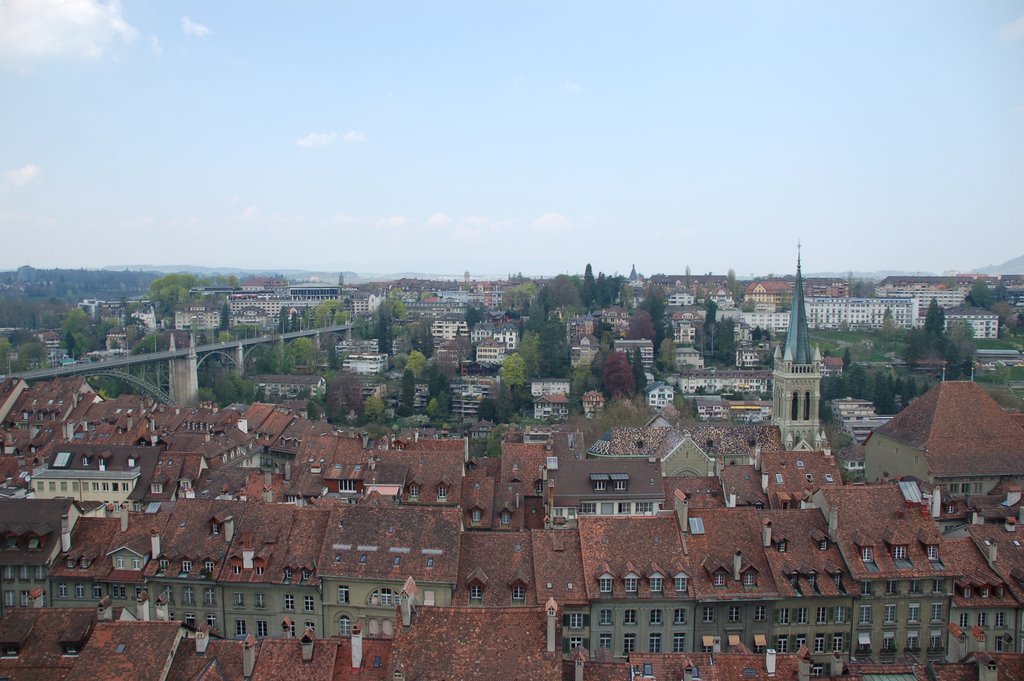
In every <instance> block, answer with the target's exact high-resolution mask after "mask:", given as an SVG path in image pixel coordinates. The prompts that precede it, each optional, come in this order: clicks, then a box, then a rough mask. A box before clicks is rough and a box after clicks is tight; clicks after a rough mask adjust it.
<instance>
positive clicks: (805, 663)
mask: <svg viewBox="0 0 1024 681" xmlns="http://www.w3.org/2000/svg"><path fill="white" fill-rule="evenodd" d="M796 678H797V681H811V653H810V651H809V650H807V646H803V645H802V646H800V650H799V651H798V652H797V655H796Z"/></svg>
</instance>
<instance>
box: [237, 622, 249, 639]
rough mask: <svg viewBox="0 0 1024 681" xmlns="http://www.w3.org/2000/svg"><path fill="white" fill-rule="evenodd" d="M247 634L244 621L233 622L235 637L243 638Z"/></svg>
mask: <svg viewBox="0 0 1024 681" xmlns="http://www.w3.org/2000/svg"><path fill="white" fill-rule="evenodd" d="M247 633H248V632H247V631H246V629H245V620H243V619H237V620H235V636H245V635H246V634H247Z"/></svg>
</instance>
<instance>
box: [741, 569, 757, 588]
mask: <svg viewBox="0 0 1024 681" xmlns="http://www.w3.org/2000/svg"><path fill="white" fill-rule="evenodd" d="M743 586H757V573H756V572H754V571H753V570H747V571H746V572H744V573H743Z"/></svg>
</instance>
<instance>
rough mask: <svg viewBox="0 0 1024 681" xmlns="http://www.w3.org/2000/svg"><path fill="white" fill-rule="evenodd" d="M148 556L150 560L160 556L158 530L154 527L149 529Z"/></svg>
mask: <svg viewBox="0 0 1024 681" xmlns="http://www.w3.org/2000/svg"><path fill="white" fill-rule="evenodd" d="M149 557H150V559H151V560H156V559H157V558H159V557H160V531H159V530H157V529H155V528H154V529H152V530H150V531H149Z"/></svg>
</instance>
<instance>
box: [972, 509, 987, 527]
mask: <svg viewBox="0 0 1024 681" xmlns="http://www.w3.org/2000/svg"><path fill="white" fill-rule="evenodd" d="M984 524H985V516H983V515H982V514H981V513H979V512H978V511H971V525H984Z"/></svg>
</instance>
